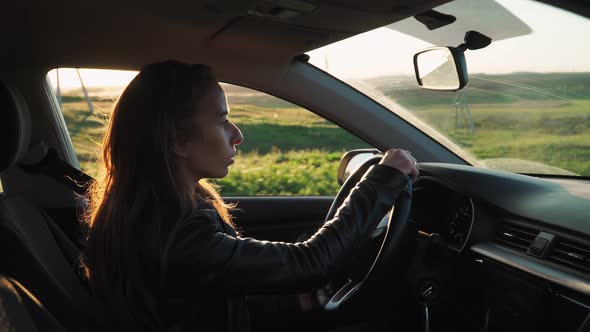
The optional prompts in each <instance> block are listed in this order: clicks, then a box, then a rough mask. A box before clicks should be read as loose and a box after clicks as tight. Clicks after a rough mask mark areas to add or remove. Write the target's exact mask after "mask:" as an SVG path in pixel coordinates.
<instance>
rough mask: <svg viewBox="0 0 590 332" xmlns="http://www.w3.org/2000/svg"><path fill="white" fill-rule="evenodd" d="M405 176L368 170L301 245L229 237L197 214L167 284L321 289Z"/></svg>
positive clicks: (173, 257) (180, 237) (180, 238)
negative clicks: (327, 217)
mask: <svg viewBox="0 0 590 332" xmlns="http://www.w3.org/2000/svg"><path fill="white" fill-rule="evenodd" d="M407 178H408V177H407V175H405V174H404V173H402V172H400V171H398V170H397V169H395V168H392V167H389V166H385V165H375V166H373V167H371V168H370V169H369V170H368V171H367V173H366V174H365V175H364V177H363V179H362V180H361V181H359V183H358V184H357V186H356V187H355V188H354V189H353V190H352V191H351V193H350V194H349V196H348V198H347V199H346V200H345V201H344V203H343V204H342V206H341V207H340V208H339V209H338V211H337V213H336V215H335V217H334V219H332V220H330V221H328V222H326V223H325V224H324V225H323V226H322V227H321V228H320V229H319V230H318V231H317V232H316V233H315V234H314V235H313V236H312V237H311V238H310V239H309V240H307V241H304V242H299V243H283V242H269V241H259V240H255V239H252V238H240V237H233V236H230V235H227V234H225V233H223V232H221V231H219V230H218V228H217V227H216V224H215V222H214V221H212V220H211V218H210V217H207V216H206V215H205V214H201V213H197V214H195V215H194V216H192V217H191V218H189V219H188V220H187V223H186V224H185V225H184V226H183V227H182V228H181V229H179V230H178V232H177V238H176V241H175V245H174V248H173V249H172V250H171V253H170V260H169V266H168V271H169V273H168V276H167V277H168V279H169V280H168V283H170V282H175V280H177V281H179V282H181V283H194V284H200V285H203V283H205V284H210V285H211V286H214V285H217V286H219V287H223V289H224V290H227V291H233V292H239V293H276V292H295V291H306V290H312V289H315V288H318V287H320V286H323V285H324V284H325V283H326V282H327V281H328V280H329V278H330V277H332V276H334V274H335V273H336V272H337V271H339V269H341V268H342V267H343V266H344V265H345V263H346V261H347V259H350V257H351V256H352V255H353V253H354V251H355V249H356V248H358V247H359V246H360V245H361V244H363V243H364V242H365V241H366V240H367V239H368V238H369V235H370V233H371V232H372V231H373V229H374V228H375V226H376V224H377V223H378V222H379V221H380V220H381V219H382V218H383V216H384V215H385V214H386V213H387V211H388V210H389V209H390V208H391V207H392V205H393V204H394V202H395V200H396V198H397V196H398V194H399V193H400V191H401V189H402V187H403V185H404V184H405V183H406V181H407ZM186 286H188V285H186Z"/></svg>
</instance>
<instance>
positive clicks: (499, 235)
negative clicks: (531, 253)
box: [496, 222, 539, 252]
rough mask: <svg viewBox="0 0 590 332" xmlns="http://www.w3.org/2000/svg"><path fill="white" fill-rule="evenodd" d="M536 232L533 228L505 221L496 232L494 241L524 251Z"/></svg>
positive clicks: (535, 235)
mask: <svg viewBox="0 0 590 332" xmlns="http://www.w3.org/2000/svg"><path fill="white" fill-rule="evenodd" d="M537 234H539V231H538V230H535V229H533V228H530V227H525V226H521V225H515V224H512V223H507V222H505V223H503V224H502V225H501V226H500V229H498V231H497V232H496V243H498V244H501V245H504V246H506V247H509V248H511V249H514V250H518V251H522V252H526V251H527V249H528V248H529V246H530V245H531V243H532V242H533V240H535V237H537Z"/></svg>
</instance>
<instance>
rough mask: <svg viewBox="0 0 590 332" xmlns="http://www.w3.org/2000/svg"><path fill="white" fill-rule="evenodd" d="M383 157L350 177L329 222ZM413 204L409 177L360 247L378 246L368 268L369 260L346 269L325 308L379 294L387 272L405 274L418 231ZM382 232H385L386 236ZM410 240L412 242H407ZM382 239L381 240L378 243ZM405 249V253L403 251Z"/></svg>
mask: <svg viewBox="0 0 590 332" xmlns="http://www.w3.org/2000/svg"><path fill="white" fill-rule="evenodd" d="M381 157H382V156H380V155H375V156H373V157H371V158H370V159H369V160H367V161H366V162H365V163H363V164H362V165H361V166H360V167H359V168H358V169H357V170H356V171H355V172H354V173H353V174H351V175H350V177H348V179H347V180H346V181H345V182H344V184H343V185H342V187H341V188H340V191H339V192H338V195H336V198H335V199H334V202H333V203H332V206H331V207H330V210H329V211H328V215H327V216H326V221H328V220H331V219H332V218H334V215H335V214H336V211H337V210H338V208H339V207H340V205H341V204H342V202H344V200H345V199H346V197H348V194H349V193H350V191H351V190H352V189H353V188H354V187H355V186H356V184H357V183H358V182H359V181H360V179H361V178H362V176H363V175H364V174H365V173H366V171H367V170H368V169H369V167H371V166H372V165H375V164H377V163H378V162H379V161H380V160H381ZM411 203H412V180H411V178H410V177H408V181H407V184H406V185H405V186H404V187H403V189H402V192H401V193H400V195H399V196H398V198H397V201H396V202H395V205H394V207H392V209H391V211H390V212H389V213H388V217H387V216H386V218H383V220H381V222H379V223H378V224H377V226H376V227H375V230H374V231H373V232H372V235H371V237H370V239H369V240H368V241H369V242H370V243H368V244H367V246H364V247H363V248H361V249H362V250H369V249H367V248H374V247H375V246H377V247H378V248H379V250H378V252H377V254H376V255H375V256H374V259H373V262H372V264H371V265H369V266H370V267H369V268H368V269H367V264H366V263H367V262H362V261H361V262H358V263H354V264H353V265H352V269H348V270H347V272H345V274H347V276H346V277H347V278H348V282H347V283H346V284H345V285H344V286H342V287H341V288H340V289H339V290H338V291H337V292H336V293H334V294H333V295H332V297H331V298H330V300H329V301H328V302H327V303H326V304H325V306H324V308H325V310H328V311H331V310H337V309H340V308H342V307H344V305H345V304H346V305H348V304H350V303H354V302H355V299H357V298H359V297H360V294H364V295H369V296H370V295H377V294H378V292H379V293H382V292H383V285H386V284H387V281H385V280H384V278H385V276H386V275H389V273H391V272H397V273H399V274H400V275H401V274H402V273H405V271H401V270H400V269H404V268H405V267H406V266H405V263H406V261H407V259H404V258H408V257H411V255H410V254H411V253H410V252H407V251H406V250H407V245H408V244H410V243H415V239H416V238H417V232H418V231H417V228H416V227H415V225H414V224H413V223H412V222H410V209H411V205H412V204H411ZM368 222H371V221H368ZM383 233H385V235H384V236H383ZM408 240H409V241H411V242H408ZM379 241H381V242H380V243H379ZM402 248H403V250H402ZM413 249H414V248H413ZM402 251H404V252H403V253H402ZM360 257H362V256H360ZM363 263H364V264H363ZM396 270H397V271H396ZM353 271H354V272H357V273H353ZM380 281H381V282H380ZM380 288H381V289H380Z"/></svg>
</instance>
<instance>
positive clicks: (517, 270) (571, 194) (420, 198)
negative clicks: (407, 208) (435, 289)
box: [411, 163, 590, 331]
mask: <svg viewBox="0 0 590 332" xmlns="http://www.w3.org/2000/svg"><path fill="white" fill-rule="evenodd" d="M420 168H421V175H420V177H419V178H418V180H417V181H416V183H415V184H414V191H413V201H412V212H411V218H412V220H413V221H414V223H415V224H416V226H417V227H418V229H419V231H420V235H421V238H422V239H427V238H429V237H432V236H433V235H436V238H437V243H438V247H437V248H438V249H439V250H440V251H444V252H446V254H444V255H439V256H438V257H443V259H439V260H438V261H436V262H435V263H432V262H431V261H432V260H430V261H429V260H428V259H423V261H422V262H421V263H420V264H418V265H420V267H419V268H415V271H413V273H414V274H416V275H418V276H423V275H427V276H428V280H429V282H430V283H432V282H433V280H434V283H435V284H437V285H440V288H441V290H440V291H439V292H440V293H441V294H444V292H445V290H444V288H445V287H446V288H449V287H452V288H453V289H452V291H451V290H447V293H448V294H452V295H451V296H449V298H448V299H447V302H446V304H445V305H440V307H442V309H436V310H440V311H444V312H445V316H449V317H452V316H455V317H456V315H464V313H465V312H466V310H470V313H471V314H470V315H471V317H470V319H472V320H473V324H472V325H471V326H472V328H477V329H482V330H485V331H510V330H519V331H522V330H538V331H554V330H560V331H586V330H588V331H590V181H589V180H587V179H567V178H557V179H542V178H537V177H533V176H526V175H519V174H512V173H506V172H501V171H495V170H490V169H484V168H477V167H471V166H461V165H450V164H438V163H421V164H420ZM439 239H440V240H439ZM423 242H425V243H427V242H428V241H423ZM426 245H427V246H428V244H426ZM427 251H428V250H425V251H424V252H427ZM453 280H454V281H453ZM416 287H419V283H417V286H416ZM434 302H436V301H434ZM438 302H440V303H444V300H443V299H440V300H438ZM452 307H456V308H457V309H456V312H452ZM459 308H460V309H459ZM476 308H477V309H476ZM443 320H444V319H443ZM447 328H448V327H447Z"/></svg>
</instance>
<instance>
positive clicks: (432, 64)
mask: <svg viewBox="0 0 590 332" xmlns="http://www.w3.org/2000/svg"><path fill="white" fill-rule="evenodd" d="M414 71H415V72H416V80H417V81H418V85H420V86H421V87H423V88H425V89H430V90H443V91H457V90H461V89H463V88H464V87H465V85H467V81H468V76H467V64H466V62H465V55H464V53H463V50H462V49H460V48H457V47H431V48H427V49H425V50H423V51H421V52H419V53H416V54H415V55H414Z"/></svg>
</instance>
